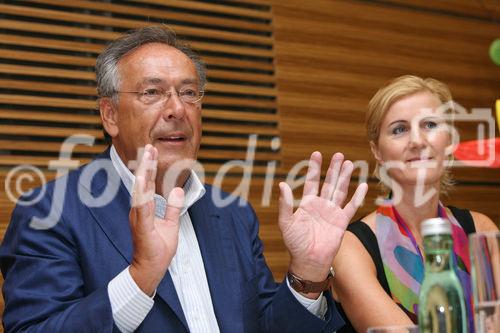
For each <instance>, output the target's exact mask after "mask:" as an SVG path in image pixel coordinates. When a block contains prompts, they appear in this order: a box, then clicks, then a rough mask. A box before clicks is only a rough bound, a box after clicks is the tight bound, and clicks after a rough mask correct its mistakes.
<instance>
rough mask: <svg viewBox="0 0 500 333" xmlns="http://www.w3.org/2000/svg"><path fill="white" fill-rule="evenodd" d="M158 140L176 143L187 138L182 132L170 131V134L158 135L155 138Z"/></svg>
mask: <svg viewBox="0 0 500 333" xmlns="http://www.w3.org/2000/svg"><path fill="white" fill-rule="evenodd" d="M157 140H158V141H161V142H171V143H176V142H183V141H186V140H187V137H186V135H185V134H184V133H171V134H166V135H162V136H159V137H158V138H157Z"/></svg>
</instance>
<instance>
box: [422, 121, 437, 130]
mask: <svg viewBox="0 0 500 333" xmlns="http://www.w3.org/2000/svg"><path fill="white" fill-rule="evenodd" d="M424 127H425V128H427V129H434V128H436V127H438V124H437V123H436V122H434V121H426V122H425V124H424Z"/></svg>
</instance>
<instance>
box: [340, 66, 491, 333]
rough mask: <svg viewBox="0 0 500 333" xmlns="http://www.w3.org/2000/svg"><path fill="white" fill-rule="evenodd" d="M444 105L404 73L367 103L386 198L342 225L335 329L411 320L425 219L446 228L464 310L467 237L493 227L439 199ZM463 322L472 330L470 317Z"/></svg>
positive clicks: (433, 86)
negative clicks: (443, 222) (340, 324)
mask: <svg viewBox="0 0 500 333" xmlns="http://www.w3.org/2000/svg"><path fill="white" fill-rule="evenodd" d="M451 100H452V97H451V93H450V91H449V89H448V87H447V86H446V85H445V84H443V83H441V82H439V81H437V80H434V79H431V78H427V79H422V78H419V77H416V76H409V75H407V76H402V77H399V78H396V79H395V80H393V81H392V82H391V83H390V84H388V85H387V86H385V87H383V88H381V89H380V90H379V91H378V92H377V93H376V94H375V96H374V97H373V98H372V100H371V101H370V103H369V106H368V112H367V115H366V126H367V131H368V137H369V140H370V147H371V150H372V153H373V155H374V157H375V159H376V161H377V168H378V169H377V171H376V173H377V175H378V176H379V178H381V179H382V180H383V182H384V183H385V185H386V188H387V189H388V195H387V200H385V201H384V202H382V203H381V204H380V205H379V207H378V209H377V210H376V211H374V212H372V213H371V214H369V215H367V216H365V217H364V218H362V219H361V220H360V221H355V222H353V223H352V224H351V225H350V226H349V227H348V231H349V232H346V234H345V236H344V239H343V241H342V245H341V248H340V250H339V253H338V255H337V256H336V257H335V260H334V263H333V266H334V269H335V272H336V275H335V282H334V295H335V298H336V300H337V301H338V302H339V303H340V304H341V306H342V308H343V310H344V312H345V314H344V315H345V319H346V322H347V325H346V326H345V328H344V329H343V330H341V332H353V331H357V332H365V331H366V329H367V328H368V327H371V326H383V325H398V324H411V323H416V322H417V315H416V314H417V313H418V312H417V305H418V302H417V301H418V292H419V289H420V284H421V282H422V278H423V272H424V266H423V256H422V250H423V247H422V237H421V234H420V224H421V223H422V221H424V220H425V219H428V218H433V217H443V218H447V219H448V220H449V221H450V223H451V224H452V230H453V239H454V244H455V245H454V249H453V250H454V257H455V259H456V260H454V261H455V263H456V267H455V270H456V272H457V274H458V275H459V278H460V280H461V282H462V284H463V287H464V291H465V294H466V297H467V299H468V307H469V308H468V311H470V304H471V303H470V262H469V257H468V240H467V235H468V234H469V233H471V232H475V231H476V230H478V231H490V230H497V227H496V226H495V224H494V223H493V222H492V221H491V220H490V219H489V218H488V217H487V216H485V215H483V214H480V213H477V212H473V211H468V210H463V209H458V208H454V207H445V206H444V205H443V204H442V203H441V201H440V194H442V193H443V192H445V191H446V189H448V188H449V187H450V186H451V185H450V184H451V181H450V177H449V173H448V171H447V169H446V164H447V163H446V161H448V160H449V159H450V156H449V153H451V149H449V148H450V144H451V135H450V131H449V128H448V126H447V123H446V121H445V118H444V116H443V113H442V112H441V110H443V109H445V108H444V107H443V105H445V104H446V103H448V102H450V101H451ZM388 179H389V181H388ZM468 317H469V326H470V327H472V326H471V325H472V314H471V313H470V312H469V315H468Z"/></svg>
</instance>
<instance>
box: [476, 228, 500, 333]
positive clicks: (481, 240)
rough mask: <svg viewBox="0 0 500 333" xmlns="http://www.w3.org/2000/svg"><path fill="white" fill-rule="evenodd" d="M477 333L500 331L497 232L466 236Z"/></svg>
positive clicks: (498, 235)
mask: <svg viewBox="0 0 500 333" xmlns="http://www.w3.org/2000/svg"><path fill="white" fill-rule="evenodd" d="M469 248H470V258H471V271H472V272H471V277H472V293H473V295H474V322H475V326H476V332H477V333H498V332H500V294H499V293H500V231H497V232H484V233H475V234H471V235H470V236H469Z"/></svg>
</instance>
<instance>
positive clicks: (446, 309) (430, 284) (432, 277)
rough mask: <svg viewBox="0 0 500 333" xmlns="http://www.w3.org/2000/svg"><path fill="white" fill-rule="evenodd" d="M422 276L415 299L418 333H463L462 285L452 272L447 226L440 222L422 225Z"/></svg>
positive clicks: (465, 330) (464, 327) (464, 313)
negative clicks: (423, 252)
mask: <svg viewBox="0 0 500 333" xmlns="http://www.w3.org/2000/svg"><path fill="white" fill-rule="evenodd" d="M421 233H422V237H423V243H424V251H425V275H424V280H423V282H422V285H421V287H420V293H419V297H418V326H419V329H420V332H421V333H465V332H467V331H468V330H467V315H466V313H467V311H466V308H465V298H464V292H463V289H462V285H461V284H460V281H459V279H458V277H457V275H456V274H455V271H454V269H453V265H452V263H453V256H452V251H453V238H452V237H451V225H450V222H448V220H446V219H442V218H433V219H428V220H425V221H424V222H422V226H421Z"/></svg>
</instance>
